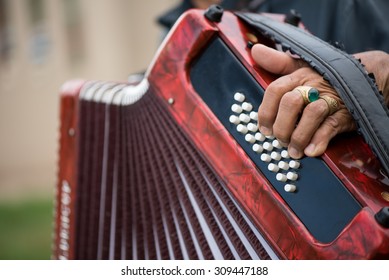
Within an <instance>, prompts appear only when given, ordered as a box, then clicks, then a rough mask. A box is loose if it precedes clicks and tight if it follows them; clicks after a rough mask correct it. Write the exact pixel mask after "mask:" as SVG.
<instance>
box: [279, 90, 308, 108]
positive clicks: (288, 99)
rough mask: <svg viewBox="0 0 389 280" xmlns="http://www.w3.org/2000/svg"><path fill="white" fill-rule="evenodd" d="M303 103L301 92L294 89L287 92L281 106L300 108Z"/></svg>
mask: <svg viewBox="0 0 389 280" xmlns="http://www.w3.org/2000/svg"><path fill="white" fill-rule="evenodd" d="M302 104H303V98H302V97H301V95H300V93H296V92H294V91H290V92H287V93H286V94H285V95H284V96H283V97H282V99H281V102H280V106H282V107H284V108H298V107H301V106H302Z"/></svg>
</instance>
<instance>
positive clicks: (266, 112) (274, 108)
mask: <svg viewBox="0 0 389 280" xmlns="http://www.w3.org/2000/svg"><path fill="white" fill-rule="evenodd" d="M303 69H304V68H301V69H299V70H297V71H295V72H293V73H292V74H290V75H285V76H282V77H280V78H278V79H277V80H275V81H274V82H272V83H271V84H270V85H269V86H268V87H267V89H266V91H265V95H264V97H263V100H262V103H261V105H260V106H259V109H258V127H259V130H260V131H261V132H262V133H263V134H265V135H272V134H273V125H274V122H275V120H276V116H277V114H278V111H279V104H280V102H281V99H282V98H283V96H284V94H285V93H287V92H291V91H293V90H294V88H296V87H297V86H299V85H301V80H302V79H303V78H304V75H305V74H304V73H305V70H303ZM295 101H296V100H295ZM300 101H302V100H300ZM297 102H298V101H297ZM285 104H286V105H287V102H286V103H285ZM297 105H298V104H297ZM302 105H303V103H301V104H299V106H298V107H293V112H292V113H293V114H294V115H296V113H298V112H299V111H301V109H302ZM281 109H283V108H281Z"/></svg>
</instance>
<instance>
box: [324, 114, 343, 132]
mask: <svg viewBox="0 0 389 280" xmlns="http://www.w3.org/2000/svg"><path fill="white" fill-rule="evenodd" d="M325 125H327V126H328V127H329V128H330V130H332V131H333V132H337V131H339V129H340V127H341V124H340V122H339V119H338V118H337V117H335V116H329V117H327V119H326V121H325Z"/></svg>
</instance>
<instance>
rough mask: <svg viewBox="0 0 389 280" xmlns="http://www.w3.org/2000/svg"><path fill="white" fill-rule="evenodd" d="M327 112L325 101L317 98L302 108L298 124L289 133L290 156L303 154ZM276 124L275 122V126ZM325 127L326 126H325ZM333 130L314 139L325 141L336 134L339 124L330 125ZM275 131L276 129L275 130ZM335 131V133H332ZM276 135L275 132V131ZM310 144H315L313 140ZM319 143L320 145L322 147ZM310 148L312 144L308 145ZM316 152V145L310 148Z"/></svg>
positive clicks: (296, 156) (299, 156)
mask: <svg viewBox="0 0 389 280" xmlns="http://www.w3.org/2000/svg"><path fill="white" fill-rule="evenodd" d="M328 114H329V109H328V105H327V103H326V102H325V101H324V100H323V99H319V100H317V101H315V102H312V103H309V104H308V105H307V106H306V107H305V108H304V110H303V114H302V115H301V119H300V120H299V122H298V124H297V125H296V126H295V128H294V129H293V131H292V133H291V134H290V142H289V146H288V151H289V154H290V156H291V157H292V158H301V157H302V156H303V155H304V150H305V148H306V147H307V146H308V145H309V144H310V142H311V139H312V138H313V136H314V135H315V133H317V131H318V129H319V127H321V125H322V123H323V122H324V121H325V120H326V118H327V117H328ZM277 125H278V124H277V123H276V124H275V126H277ZM325 128H327V126H325ZM328 128H332V129H333V130H332V131H331V134H324V135H322V137H324V138H325V139H323V138H322V139H320V138H318V139H316V141H319V143H323V144H324V143H327V144H328V142H329V140H330V139H331V138H332V137H333V136H334V135H336V133H338V132H339V130H340V129H341V126H340V125H336V126H335V125H333V126H331V127H328ZM275 131H276V130H275ZM323 132H328V130H323ZM333 133H335V134H333ZM275 136H276V137H277V134H276V133H275ZM327 138H328V139H327ZM312 144H316V142H313V143H312ZM322 146H323V145H321V146H320V147H322ZM310 149H312V146H311V147H310ZM315 153H316V147H315V148H314V149H313V150H312V154H315Z"/></svg>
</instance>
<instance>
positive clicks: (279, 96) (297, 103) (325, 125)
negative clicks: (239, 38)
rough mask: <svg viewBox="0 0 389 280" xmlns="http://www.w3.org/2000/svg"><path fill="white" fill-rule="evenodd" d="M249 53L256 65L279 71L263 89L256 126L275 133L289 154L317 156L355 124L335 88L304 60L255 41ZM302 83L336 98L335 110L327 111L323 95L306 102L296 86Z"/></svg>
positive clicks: (261, 129) (294, 156) (264, 131)
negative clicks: (278, 76)
mask: <svg viewBox="0 0 389 280" xmlns="http://www.w3.org/2000/svg"><path fill="white" fill-rule="evenodd" d="M251 53H252V56H253V59H254V60H255V62H256V63H257V64H258V66H260V67H261V68H263V69H265V70H267V71H269V72H272V73H275V74H279V75H282V76H281V77H280V78H278V79H276V80H275V81H273V82H272V83H271V84H270V85H269V86H268V87H267V89H266V91H265V95H264V98H263V101H262V104H261V106H260V107H259V109H258V127H259V130H260V131H261V132H262V133H263V134H265V135H274V136H275V137H276V138H277V139H278V140H279V141H281V143H283V144H284V146H285V147H286V146H287V147H288V151H289V154H290V156H291V157H292V158H301V157H302V156H303V155H304V154H305V155H307V156H310V157H315V156H319V155H321V154H323V153H324V151H325V150H326V148H327V146H328V143H329V141H330V140H331V139H332V138H333V137H334V136H335V135H337V134H339V133H342V132H346V131H351V130H354V129H355V128H356V125H355V122H354V120H353V118H352V116H351V115H350V113H349V112H348V111H347V109H346V107H345V106H344V103H343V102H342V100H341V99H340V97H339V96H338V94H337V93H336V91H335V90H334V89H333V88H332V87H331V86H330V84H329V83H328V82H327V81H325V80H324V79H323V78H322V76H320V75H319V74H318V73H317V72H315V71H314V70H313V69H312V68H310V67H309V66H308V65H307V64H306V63H305V62H303V61H302V60H300V59H294V58H292V57H291V56H289V55H288V54H286V53H283V52H279V51H277V50H274V49H272V48H268V47H266V46H264V45H261V44H257V45H254V47H253V48H252V50H251ZM303 85H304V86H311V87H314V88H316V89H318V90H319V93H320V96H329V97H331V98H333V99H335V100H336V101H337V102H338V108H337V110H336V111H335V112H334V113H333V114H332V115H330V109H329V106H328V105H327V102H326V101H325V100H323V99H319V100H317V101H314V102H311V103H309V104H307V105H305V104H304V100H303V97H302V95H301V94H300V92H299V91H298V90H296V89H295V88H296V87H298V86H303Z"/></svg>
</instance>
